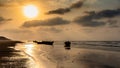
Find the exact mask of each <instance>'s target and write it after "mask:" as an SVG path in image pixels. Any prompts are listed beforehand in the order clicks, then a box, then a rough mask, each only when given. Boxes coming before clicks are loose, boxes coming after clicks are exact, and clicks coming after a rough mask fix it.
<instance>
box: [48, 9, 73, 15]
mask: <svg viewBox="0 0 120 68" xmlns="http://www.w3.org/2000/svg"><path fill="white" fill-rule="evenodd" d="M70 11H71V9H70V8H59V9H56V10H52V11H49V12H48V13H47V14H64V13H67V12H70Z"/></svg>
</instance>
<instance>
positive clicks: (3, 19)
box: [0, 17, 12, 24]
mask: <svg viewBox="0 0 120 68" xmlns="http://www.w3.org/2000/svg"><path fill="white" fill-rule="evenodd" d="M11 20H12V19H6V18H3V17H0V24H2V23H3V22H6V21H11Z"/></svg>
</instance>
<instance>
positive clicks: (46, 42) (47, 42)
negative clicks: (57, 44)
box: [33, 41, 54, 45]
mask: <svg viewBox="0 0 120 68" xmlns="http://www.w3.org/2000/svg"><path fill="white" fill-rule="evenodd" d="M33 42H34V43H37V44H46V45H53V43H54V41H40V42H39V41H33Z"/></svg>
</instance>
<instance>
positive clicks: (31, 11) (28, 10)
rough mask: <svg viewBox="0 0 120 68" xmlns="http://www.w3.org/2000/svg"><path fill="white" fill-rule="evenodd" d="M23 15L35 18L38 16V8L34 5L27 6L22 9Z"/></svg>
mask: <svg viewBox="0 0 120 68" xmlns="http://www.w3.org/2000/svg"><path fill="white" fill-rule="evenodd" d="M23 12H24V15H25V16H26V17H28V18H35V17H37V15H38V8H37V7H36V6H34V5H27V6H24V8H23Z"/></svg>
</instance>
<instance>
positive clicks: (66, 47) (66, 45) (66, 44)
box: [64, 41, 71, 50]
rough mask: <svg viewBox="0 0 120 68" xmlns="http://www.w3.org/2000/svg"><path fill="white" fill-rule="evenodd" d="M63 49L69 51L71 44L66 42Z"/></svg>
mask: <svg viewBox="0 0 120 68" xmlns="http://www.w3.org/2000/svg"><path fill="white" fill-rule="evenodd" d="M64 47H65V49H66V50H70V49H71V42H70V41H66V42H65V46H64Z"/></svg>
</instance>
